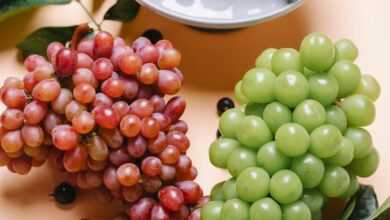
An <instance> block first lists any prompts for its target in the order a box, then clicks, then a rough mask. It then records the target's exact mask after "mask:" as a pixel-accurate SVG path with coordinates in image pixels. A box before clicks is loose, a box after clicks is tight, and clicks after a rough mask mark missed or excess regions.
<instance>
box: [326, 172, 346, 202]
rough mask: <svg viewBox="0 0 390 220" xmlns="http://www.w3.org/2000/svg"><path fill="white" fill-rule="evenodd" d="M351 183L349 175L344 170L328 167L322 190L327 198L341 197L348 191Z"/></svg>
mask: <svg viewBox="0 0 390 220" xmlns="http://www.w3.org/2000/svg"><path fill="white" fill-rule="evenodd" d="M349 183H350V179H349V174H348V172H347V171H346V170H345V169H344V168H342V167H337V166H328V167H326V170H325V175H324V178H323V179H322V182H321V184H320V190H321V192H322V194H324V195H325V196H327V197H330V198H335V197H340V196H342V195H343V193H345V192H346V191H347V190H348V187H349Z"/></svg>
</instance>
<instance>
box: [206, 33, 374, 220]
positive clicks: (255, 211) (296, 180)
mask: <svg viewBox="0 0 390 220" xmlns="http://www.w3.org/2000/svg"><path fill="white" fill-rule="evenodd" d="M357 55H358V50H357V48H356V46H355V45H354V44H353V43H352V42H351V41H350V40H347V39H342V40H339V41H337V42H336V43H335V44H334V43H333V42H332V41H331V40H330V39H329V38H328V37H327V36H326V35H325V34H322V33H312V34H309V35H308V36H306V37H305V38H304V40H303V41H302V43H301V46H300V50H299V51H297V50H295V49H291V48H283V49H273V48H272V49H267V50H265V51H264V52H263V53H262V54H261V55H260V56H259V57H258V58H257V60H256V67H255V68H253V69H251V70H249V71H248V72H247V73H246V74H245V75H244V77H243V79H242V80H241V81H239V82H238V83H237V85H236V87H235V96H236V99H237V100H238V102H239V103H240V104H241V106H239V107H236V108H232V109H229V110H227V111H225V112H224V113H223V114H222V116H221V118H220V121H219V131H220V133H221V135H222V136H221V137H219V138H218V139H217V140H216V141H214V142H213V143H212V144H211V146H210V149H209V157H210V160H211V162H212V164H213V165H214V166H216V167H218V168H223V169H227V170H228V171H229V173H230V174H231V175H232V178H231V179H229V180H226V181H224V182H221V183H218V184H216V185H215V186H214V187H213V189H212V192H211V202H209V203H208V204H207V205H205V206H204V207H203V208H202V211H201V216H202V220H215V219H219V220H231V219H234V220H249V219H250V220H257V219H262V220H282V219H283V220H310V219H321V218H322V217H321V215H322V214H321V209H322V208H323V207H324V205H325V203H326V201H327V198H347V197H350V196H352V195H353V194H354V193H355V192H356V191H357V190H358V188H359V183H358V180H357V177H368V176H370V175H372V174H373V173H374V172H375V171H376V169H377V168H378V164H379V155H378V152H377V150H376V149H375V148H374V147H373V141H372V137H371V135H370V133H369V132H368V131H367V130H366V129H364V128H362V127H365V126H368V125H370V124H371V123H372V122H373V121H374V118H375V106H374V101H376V100H377V98H378V97H379V94H380V87H379V84H378V82H377V81H376V80H375V79H374V77H373V76H371V75H362V74H361V71H360V69H359V67H358V66H357V65H356V64H354V60H355V59H356V58H357Z"/></svg>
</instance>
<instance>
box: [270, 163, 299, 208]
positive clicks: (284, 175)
mask: <svg viewBox="0 0 390 220" xmlns="http://www.w3.org/2000/svg"><path fill="white" fill-rule="evenodd" d="M302 190H303V186H302V182H301V180H300V179H299V177H298V175H297V174H295V173H294V172H292V171H290V170H280V171H278V172H276V173H275V174H274V175H273V176H272V177H271V181H270V192H271V196H272V198H274V199H275V200H276V201H278V202H279V203H281V204H288V203H292V202H295V201H297V200H298V199H299V198H301V196H302Z"/></svg>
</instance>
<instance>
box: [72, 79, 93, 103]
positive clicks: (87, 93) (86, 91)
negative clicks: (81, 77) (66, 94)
mask: <svg viewBox="0 0 390 220" xmlns="http://www.w3.org/2000/svg"><path fill="white" fill-rule="evenodd" d="M95 95H96V93H95V88H93V86H92V85H91V84H88V83H80V84H78V85H77V86H76V87H75V88H74V89H73V96H74V98H75V99H76V101H78V102H80V103H82V104H87V103H91V102H92V101H93V100H94V99H95Z"/></svg>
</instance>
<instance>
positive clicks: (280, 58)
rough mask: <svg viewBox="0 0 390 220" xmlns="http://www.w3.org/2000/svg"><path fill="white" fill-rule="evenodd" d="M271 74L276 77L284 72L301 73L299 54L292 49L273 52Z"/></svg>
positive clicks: (301, 66)
mask: <svg viewBox="0 0 390 220" xmlns="http://www.w3.org/2000/svg"><path fill="white" fill-rule="evenodd" d="M271 65H272V72H274V73H275V74H276V75H279V74H280V73H282V72H284V71H286V70H293V71H299V72H302V71H303V65H302V61H301V58H300V56H299V52H298V51H297V50H295V49H292V48H282V49H279V50H277V51H275V52H274V54H273V55H272V60H271Z"/></svg>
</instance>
